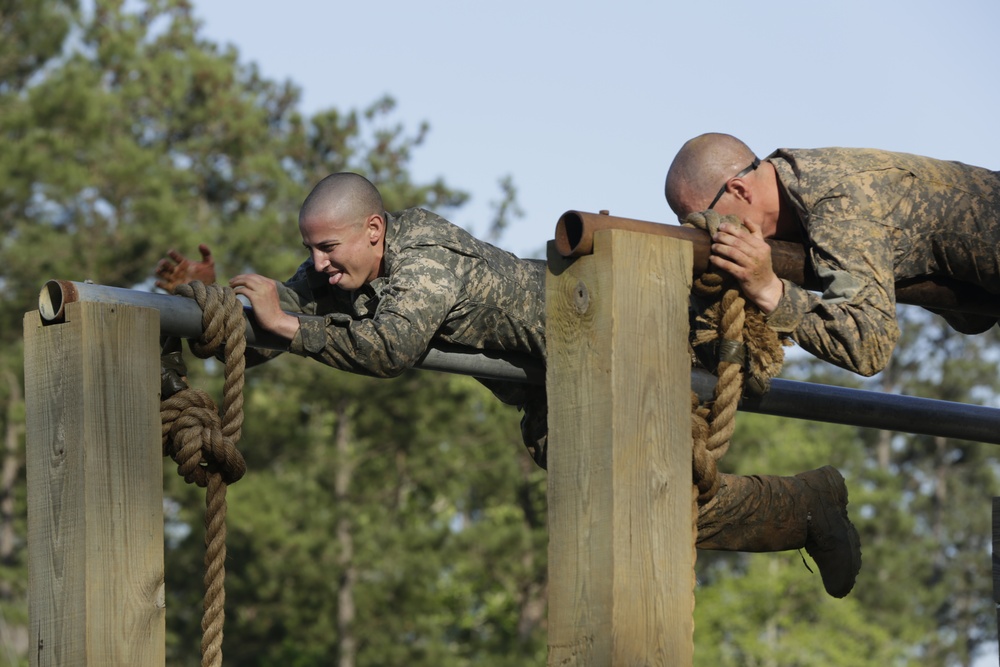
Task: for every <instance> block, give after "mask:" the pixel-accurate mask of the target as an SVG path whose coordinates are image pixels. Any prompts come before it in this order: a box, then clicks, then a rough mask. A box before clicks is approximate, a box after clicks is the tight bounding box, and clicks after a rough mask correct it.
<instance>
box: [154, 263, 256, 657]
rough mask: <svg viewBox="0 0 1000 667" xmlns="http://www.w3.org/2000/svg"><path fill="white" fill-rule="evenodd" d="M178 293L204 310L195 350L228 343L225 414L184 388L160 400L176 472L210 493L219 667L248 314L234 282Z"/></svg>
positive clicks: (205, 642)
mask: <svg viewBox="0 0 1000 667" xmlns="http://www.w3.org/2000/svg"><path fill="white" fill-rule="evenodd" d="M176 293H177V294H179V295H181V296H185V297H188V298H193V299H194V300H195V301H196V302H197V303H198V305H199V306H200V307H201V309H202V312H203V327H202V328H203V330H204V333H203V334H202V337H201V338H200V339H199V340H197V341H191V342H190V347H191V350H192V352H194V353H195V355H197V356H198V357H200V358H202V359H206V358H208V357H211V356H213V355H214V354H215V353H216V352H217V351H218V350H219V349H220V348H223V347H224V359H225V384H224V389H223V404H222V406H223V410H222V417H221V418H220V416H219V411H218V409H217V408H216V406H215V404H214V403H213V402H212V399H211V398H210V397H209V396H208V394H206V393H205V392H203V391H201V390H198V389H190V388H189V389H184V390H182V391H180V392H178V393H176V394H174V395H173V396H171V397H170V398H167V399H165V400H164V401H162V402H161V404H160V421H161V424H162V440H163V455H164V456H170V457H171V458H173V459H174V461H176V462H177V465H178V474H180V475H181V476H182V477H184V480H185V481H186V482H188V483H189V484H197V485H198V486H200V487H203V488H206V492H205V579H204V583H205V608H204V614H203V616H202V621H201V630H202V642H201V664H202V666H203V667H221V665H222V631H223V625H224V624H225V604H226V591H225V579H226V567H225V563H226V508H227V506H226V489H227V488H228V485H229V484H233V483H235V482H237V481H238V480H239V479H240V478H241V477H243V474H244V473H245V472H246V462H245V461H244V460H243V455H242V454H240V452H239V450H238V449H236V444H237V443H238V442H239V439H240V435H241V434H242V430H243V384H244V371H245V369H246V361H245V358H244V352H245V351H246V320H245V319H244V317H243V306H242V304H240V302H239V300H238V299H237V298H236V295H235V294H234V293H233V291H232V289H231V288H229V287H223V286H219V285H205V284H203V283H200V282H193V283H190V284H187V285H181V286H179V287H178V288H177V290H176Z"/></svg>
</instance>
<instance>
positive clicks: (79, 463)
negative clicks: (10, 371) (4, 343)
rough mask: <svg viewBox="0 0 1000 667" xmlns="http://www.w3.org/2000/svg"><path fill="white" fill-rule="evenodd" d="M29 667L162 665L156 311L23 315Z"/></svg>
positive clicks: (109, 307) (87, 309)
mask: <svg viewBox="0 0 1000 667" xmlns="http://www.w3.org/2000/svg"><path fill="white" fill-rule="evenodd" d="M24 339H25V373H24V374H25V403H26V408H27V415H26V419H27V455H26V456H27V461H26V467H27V476H28V556H29V559H30V560H29V593H28V597H29V615H30V618H29V622H30V628H31V646H32V648H31V660H30V664H31V665H32V667H42V666H46V667H47V666H50V665H80V666H83V667H109V666H118V665H121V666H128V667H146V666H157V667H162V665H163V664H164V663H165V645H164V642H165V622H164V621H165V611H164V590H163V456H162V452H161V448H160V414H159V404H160V399H159V391H160V374H159V346H158V339H159V317H158V314H157V312H156V311H155V310H151V309H147V308H138V307H135V306H123V305H116V304H106V303H73V304H69V305H68V306H67V311H66V322H65V323H63V324H53V325H49V326H42V323H41V318H40V317H39V314H38V313H37V312H30V313H27V314H26V315H25V318H24Z"/></svg>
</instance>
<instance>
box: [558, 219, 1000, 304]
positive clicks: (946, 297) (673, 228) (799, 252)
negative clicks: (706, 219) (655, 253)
mask: <svg viewBox="0 0 1000 667" xmlns="http://www.w3.org/2000/svg"><path fill="white" fill-rule="evenodd" d="M602 229H624V230H628V231H635V232H642V233H644V234H655V235H658V236H669V237H671V238H675V239H681V240H684V241H690V242H691V244H692V246H693V249H694V275H695V276H700V275H701V274H702V273H704V272H705V271H707V270H708V268H709V261H708V258H709V255H710V254H711V241H710V239H709V236H708V234H707V233H706V232H704V231H701V230H699V229H693V228H690V227H681V226H680V225H669V224H663V223H659V222H647V221H645V220H633V219H631V218H619V217H616V216H613V215H608V214H606V213H605V212H603V211H602V212H601V213H584V212H582V211H566V212H565V213H563V214H562V216H560V218H559V221H558V222H557V223H556V237H555V247H556V251H557V252H558V253H559V254H560V255H562V256H563V257H580V256H582V255H589V254H591V253H593V251H594V234H595V233H596V232H598V231H600V230H602ZM767 243H768V245H770V246H771V264H772V266H773V267H774V272H775V273H776V274H777V275H778V277H779V278H784V279H785V280H790V281H791V282H793V283H795V284H796V285H801V286H802V287H804V288H805V289H808V290H813V291H821V290H822V285H821V284H820V282H819V279H817V277H816V274H815V272H814V271H813V270H812V267H811V266H810V265H809V263H808V262H807V261H806V253H805V248H803V247H802V246H801V245H800V244H798V243H790V242H788V241H776V240H774V239H768V241H767ZM896 301H897V302H898V303H904V304H909V305H914V306H923V307H924V308H933V309H937V310H948V311H956V312H963V313H975V314H980V315H996V316H998V317H1000V295H997V294H993V293H991V292H988V291H987V290H985V289H983V288H982V287H979V286H978V285H973V284H971V283H960V282H958V281H954V280H949V279H947V278H924V279H914V280H908V281H905V282H900V283H896Z"/></svg>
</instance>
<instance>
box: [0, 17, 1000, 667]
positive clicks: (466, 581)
mask: <svg viewBox="0 0 1000 667" xmlns="http://www.w3.org/2000/svg"><path fill="white" fill-rule="evenodd" d="M88 12H89V13H81V12H80V10H79V9H78V7H77V3H76V2H73V1H68V0H63V1H60V0H33V1H31V2H28V1H26V0H12V1H11V2H7V3H5V4H4V7H3V8H2V9H0V138H2V141H3V144H4V150H3V151H0V232H2V234H0V288H2V289H0V434H2V435H3V437H4V443H5V445H7V446H6V447H5V450H4V451H5V459H4V460H5V463H6V462H12V463H13V464H14V468H13V470H14V471H15V479H14V481H13V483H12V484H11V483H8V484H6V485H5V487H4V488H2V489H0V500H3V501H4V502H5V503H7V504H3V503H0V530H4V531H9V533H8V534H13V535H14V536H15V539H14V540H12V541H10V542H3V541H0V543H2V544H9V545H11V546H9V547H7V550H6V551H4V552H3V553H0V609H2V611H3V618H2V619H0V620H2V621H3V622H4V623H5V624H6V626H5V627H7V628H8V629H9V630H10V629H12V630H13V631H16V630H18V628H20V630H22V631H23V632H21V635H22V636H23V637H24V638H25V639H24V641H23V642H22V641H21V640H17V639H9V638H11V637H15V635H16V634H17V633H16V632H12V631H9V632H8V633H7V634H4V639H3V641H2V642H0V644H3V646H2V650H0V665H4V664H7V663H12V664H16V663H17V662H18V661H20V662H21V663H22V664H26V655H27V643H26V642H27V640H26V636H27V633H26V628H25V621H26V617H27V605H26V601H25V599H24V595H25V592H26V590H25V588H26V585H27V584H26V582H27V574H26V567H27V554H26V553H25V546H24V545H25V535H26V526H25V495H26V492H25V486H24V473H23V465H22V464H23V445H24V443H23V440H24V434H23V426H24V405H23V400H22V397H21V393H20V387H21V386H22V385H23V369H22V355H23V348H22V345H21V336H20V331H21V319H22V316H23V314H24V313H25V312H26V311H30V310H34V309H35V308H36V307H37V294H38V290H39V288H40V286H41V285H42V284H43V283H44V281H45V280H47V279H50V278H62V279H68V280H84V279H88V278H89V279H93V280H95V281H96V282H99V283H102V284H107V285H119V286H126V287H135V286H140V287H141V286H143V285H146V286H148V285H149V284H150V274H151V271H152V267H153V266H154V264H155V262H156V260H157V259H159V258H160V257H162V256H163V254H164V252H165V251H166V250H167V249H168V248H170V247H176V248H177V249H179V250H181V251H182V252H185V253H189V254H190V253H193V252H195V247H196V246H197V244H198V243H201V242H205V243H207V244H209V245H210V246H211V247H212V249H213V250H214V252H215V256H216V260H217V262H218V265H219V269H220V276H221V277H225V276H227V275H233V274H235V273H237V272H241V271H243V270H245V269H253V270H255V271H257V272H260V273H263V274H265V275H273V276H275V277H284V276H286V275H290V274H291V272H292V271H293V270H294V268H295V267H296V266H297V265H298V263H299V261H300V259H301V255H302V253H301V248H300V244H299V238H298V233H297V231H296V227H295V225H296V218H297V209H298V206H299V203H300V202H301V200H302V199H303V198H304V196H305V194H306V193H307V192H308V190H309V188H310V187H311V185H312V184H313V183H315V182H316V181H317V180H319V179H320V178H321V177H323V176H325V175H326V174H328V173H330V172H332V171H338V170H354V171H358V172H360V173H364V174H365V175H366V176H368V177H370V178H372V180H373V181H375V182H376V184H377V185H378V186H379V187H380V189H381V190H382V192H383V195H384V197H385V201H386V205H387V207H388V208H389V209H399V208H403V207H406V206H412V205H421V206H426V207H428V208H431V209H434V210H437V211H441V212H444V213H447V211H448V210H449V209H452V208H454V207H457V206H460V205H461V204H462V203H463V202H464V201H465V199H466V195H465V194H464V193H462V192H460V191H457V190H454V189H452V188H451V187H450V186H448V185H447V184H445V183H444V181H442V180H436V181H433V182H430V183H416V182H414V181H413V179H412V178H411V176H410V174H409V171H408V165H409V161H410V159H411V156H412V154H413V152H414V151H416V150H417V149H418V148H419V147H420V146H421V145H422V143H423V142H424V141H425V140H426V138H427V132H428V127H427V126H426V125H422V126H420V127H418V128H416V130H415V131H411V130H409V129H407V128H405V127H403V126H402V125H401V124H399V123H398V122H396V121H395V120H394V118H393V112H394V104H395V103H394V102H393V100H392V99H391V98H385V99H380V100H375V101H374V102H373V103H372V104H371V105H370V106H369V107H368V108H367V109H363V110H360V111H357V110H351V111H341V110H337V109H329V110H325V111H323V112H321V113H318V114H316V115H315V116H312V117H308V118H307V117H304V116H303V115H302V114H301V113H300V112H299V111H298V109H297V105H298V101H299V93H298V90H297V89H296V87H295V86H294V85H293V84H292V83H290V82H274V81H269V80H267V79H265V78H263V77H262V76H261V75H260V73H259V71H258V70H257V68H256V67H255V66H254V65H252V64H245V63H242V62H241V61H240V58H239V54H238V53H237V52H236V51H235V50H232V49H220V48H219V47H218V46H217V45H215V44H212V43H210V42H208V41H206V40H205V39H204V38H202V37H201V36H200V34H199V28H198V21H197V19H196V17H195V15H194V12H193V10H192V8H191V5H190V3H189V2H185V1H183V0H147V1H145V2H143V1H140V2H135V3H127V5H126V3H122V2H115V1H113V0H98V1H97V2H94V3H93V4H92V5H90V9H88ZM501 189H502V198H501V201H500V202H499V203H498V205H497V218H496V220H494V221H493V222H492V226H491V227H490V228H489V231H488V232H487V233H489V234H499V233H501V232H502V230H503V223H504V221H505V220H506V219H507V218H509V217H511V216H516V215H518V214H519V211H518V208H517V206H516V197H515V194H516V189H515V188H514V186H513V182H512V181H511V179H509V178H507V179H504V180H503V181H501ZM494 238H495V237H494ZM901 311H902V312H901V316H902V317H903V319H904V323H903V324H904V326H903V334H904V336H903V339H902V341H901V342H900V345H899V349H898V351H897V353H896V355H895V357H894V360H893V364H892V365H891V367H890V368H889V369H887V370H886V371H885V372H884V373H882V374H880V375H879V376H877V377H876V378H873V379H872V380H871V381H868V382H872V383H874V384H867V383H866V382H865V381H862V380H861V379H859V378H855V377H851V376H847V375H844V374H842V373H838V372H837V371H836V370H835V369H832V368H831V367H829V366H826V365H823V364H819V363H813V362H809V361H808V360H799V361H796V362H795V363H790V364H789V367H788V368H787V369H786V371H785V373H784V376H785V377H797V378H801V379H810V380H814V381H822V382H830V383H835V384H850V385H852V386H867V387H870V388H876V389H879V390H881V391H888V392H895V393H907V394H916V395H923V396H928V397H932V398H944V399H947V400H952V401H967V402H988V403H996V400H997V399H996V397H997V391H998V386H997V382H998V372H997V371H998V368H997V364H998V357H997V354H996V349H997V346H996V343H997V340H996V333H995V330H994V332H991V333H989V334H987V335H984V336H978V337H964V336H958V335H956V334H954V333H952V332H950V331H949V330H947V329H946V328H944V327H942V326H941V324H940V322H939V321H938V320H936V319H934V318H931V317H929V316H925V315H924V314H923V313H922V311H913V310H910V311H906V310H903V309H901ZM189 356H190V355H189ZM190 365H191V382H192V384H193V385H194V386H198V387H200V388H203V389H205V390H207V391H210V392H211V393H212V394H213V395H214V396H220V395H221V377H220V373H221V368H220V366H219V364H217V363H205V364H202V363H200V362H198V363H196V362H194V361H191V362H190ZM246 410H247V420H246V423H245V426H244V441H243V442H242V443H241V449H242V450H243V451H244V453H245V455H246V457H247V460H248V464H249V472H248V474H247V476H246V478H244V479H243V480H242V481H241V482H239V483H238V484H236V485H234V486H233V487H232V488H231V489H230V491H229V505H230V515H229V540H228V545H229V556H228V560H227V572H228V578H227V598H228V600H227V610H228V614H227V615H228V618H227V626H226V640H225V646H224V651H225V655H226V661H227V663H229V664H239V665H282V666H285V665H316V664H331V663H333V662H335V661H338V662H340V661H341V660H342V661H343V662H341V664H345V665H346V664H354V665H358V666H359V667H363V666H367V665H372V666H374V665H379V666H381V665H408V666H420V665H434V666H435V667H437V666H449V665H455V666H459V665H462V666H465V665H472V664H475V665H477V666H479V665H485V666H487V667H490V666H496V667H506V666H508V665H509V666H511V667H513V666H515V665H517V666H521V665H526V664H536V665H540V664H542V663H543V662H544V661H545V653H546V647H545V601H546V542H547V536H546V526H545V521H546V501H545V480H546V478H545V473H544V471H541V470H539V469H537V468H536V467H534V464H533V463H531V462H530V460H529V458H528V457H527V455H526V453H525V452H524V451H523V450H522V447H521V445H520V436H519V433H518V429H517V413H516V411H514V410H513V409H512V408H509V407H507V406H503V405H501V404H500V403H499V402H497V401H496V400H495V399H494V398H493V397H492V395H491V394H490V393H489V392H488V391H486V390H485V389H484V388H483V387H482V386H480V385H479V384H478V383H476V382H475V381H474V380H471V379H469V378H464V377H458V376H446V375H441V374H435V373H431V372H423V371H415V372H410V373H407V374H405V375H403V376H402V377H400V378H397V379H395V380H372V379H366V378H360V377H356V376H352V375H348V374H345V373H340V372H336V371H333V370H331V369H328V368H325V367H322V366H320V365H318V364H316V363H315V362H311V361H306V360H304V359H300V358H297V357H292V356H291V355H285V356H284V357H280V358H278V359H276V360H275V361H273V362H271V363H269V364H265V365H263V366H261V367H258V368H254V369H251V370H250V372H249V375H248V384H247V388H246ZM737 423H738V426H737V434H736V436H735V438H734V444H733V446H732V448H731V449H730V451H729V453H728V454H727V456H726V458H725V459H724V460H723V462H722V467H723V469H724V470H725V471H727V472H737V473H741V474H753V473H768V474H793V473H795V472H799V471H802V470H806V469H810V468H815V467H817V466H820V465H824V464H827V463H830V464H833V465H835V466H836V467H838V468H839V469H840V470H841V471H842V472H843V473H844V476H845V477H846V479H847V482H848V487H849V489H850V498H851V505H850V511H851V514H852V517H853V519H854V521H855V523H856V524H857V526H858V529H859V531H860V533H861V536H862V542H863V549H864V563H863V567H862V570H861V574H860V577H859V580H858V585H857V586H856V588H855V591H854V592H853V593H852V594H851V595H850V596H849V597H848V598H847V599H845V600H833V599H830V598H828V597H827V596H826V594H825V593H824V592H823V587H822V583H821V582H820V579H819V574H818V573H817V572H814V573H810V572H809V571H808V570H807V569H806V567H805V566H804V565H803V558H802V557H801V556H800V554H798V553H782V554H761V555H752V556H751V555H747V554H721V553H712V552H700V553H699V558H698V581H699V587H698V590H697V598H698V601H697V607H696V611H695V614H696V633H695V641H696V645H697V646H696V663H697V664H699V665H740V666H742V665H769V666H774V667H780V666H786V665H787V666H792V665H795V666H805V665H821V664H822V665H831V666H838V665H842V666H848V665H858V664H879V663H883V664H886V665H964V664H968V661H969V656H971V655H972V654H973V653H975V651H976V650H977V647H980V646H983V645H986V644H988V643H990V642H995V641H996V623H995V610H994V608H993V605H992V603H991V601H990V595H989V591H990V581H989V557H988V554H989V547H990V544H989V541H990V535H991V525H990V516H989V514H990V502H989V499H990V498H991V497H992V496H994V495H997V490H998V489H997V486H998V485H997V478H996V466H995V464H994V463H993V460H992V457H991V456H990V455H991V454H992V450H991V448H990V447H991V446H988V445H981V444H976V443H966V442H958V441H952V440H947V439H943V438H930V437H926V436H910V435H905V434H892V433H879V432H874V431H869V430H859V429H854V428H849V427H843V426H833V425H828V424H818V423H809V422H804V421H795V420H783V419H775V418H771V417H763V416H758V415H751V414H746V413H741V414H740V416H739V418H738V420H737ZM164 479H165V490H166V500H167V502H166V506H165V515H166V520H167V533H166V538H167V540H166V541H167V553H166V561H167V577H168V586H167V591H168V606H167V610H168V611H167V621H168V638H167V639H168V645H167V652H168V656H169V664H171V665H195V664H198V663H199V662H200V659H199V655H198V647H199V643H200V628H199V624H200V617H201V598H202V575H203V564H202V558H203V553H202V552H203V547H202V545H201V541H202V532H201V531H202V528H201V525H202V518H201V513H202V511H203V510H202V506H203V502H204V501H203V495H202V491H201V490H199V489H196V488H194V487H191V486H188V485H186V484H184V483H183V481H182V480H181V479H180V478H179V477H178V476H177V475H176V473H175V471H174V469H173V464H172V463H171V462H170V461H167V462H166V465H165V472H164ZM3 508H13V509H12V510H11V509H3ZM813 569H815V568H813ZM11 656H13V657H11Z"/></svg>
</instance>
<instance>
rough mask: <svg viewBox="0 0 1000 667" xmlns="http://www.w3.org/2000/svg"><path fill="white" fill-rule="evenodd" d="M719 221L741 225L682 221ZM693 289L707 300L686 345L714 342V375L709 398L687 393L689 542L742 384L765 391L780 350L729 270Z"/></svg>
mask: <svg viewBox="0 0 1000 667" xmlns="http://www.w3.org/2000/svg"><path fill="white" fill-rule="evenodd" d="M723 222H728V223H730V224H733V225H738V226H742V222H741V221H740V220H739V219H738V218H736V217H735V216H726V217H725V218H723V217H722V216H720V215H719V214H718V213H716V212H714V211H706V212H704V213H692V214H691V215H689V216H687V218H685V220H684V226H686V227H694V228H696V229H701V230H703V231H706V232H708V233H709V234H710V235H713V236H714V235H715V233H716V232H717V231H718V228H719V225H720V224H722V223H723ZM692 292H693V294H694V295H695V296H697V297H699V298H700V300H702V301H706V302H707V303H708V305H707V306H706V307H705V308H704V309H703V310H702V311H701V312H700V313H699V315H698V317H697V318H696V320H695V323H694V326H693V327H692V329H693V330H692V337H691V344H692V346H693V347H698V346H702V345H709V344H713V345H714V346H715V348H716V351H717V354H716V361H717V368H716V375H717V376H718V381H717V382H716V385H715V391H714V394H713V398H712V400H710V401H707V402H706V403H705V404H702V403H701V402H700V401H699V399H698V395H697V394H695V393H694V392H692V393H691V437H692V441H693V444H694V449H693V451H692V472H693V486H692V491H691V506H692V520H691V525H692V531H693V533H694V538H693V541H692V542H693V543H696V542H697V541H698V508H699V506H700V505H703V504H705V503H707V502H709V501H710V500H711V499H712V498H713V497H714V496H715V494H716V492H717V491H718V490H719V470H718V462H719V459H721V458H722V456H723V455H724V454H725V453H726V451H727V450H728V449H729V441H730V438H731V437H732V435H733V430H734V429H735V428H736V408H737V406H738V405H739V401H740V398H741V397H742V396H743V393H744V388H746V389H747V390H748V391H750V392H752V393H754V394H756V395H762V394H764V393H766V392H767V390H768V388H769V387H770V382H771V378H773V377H774V376H776V375H777V374H778V373H779V372H781V365H782V363H783V361H784V351H783V350H782V345H783V343H782V340H781V339H780V337H779V336H778V334H777V332H775V331H774V330H773V329H771V328H770V327H768V326H767V322H766V321H765V320H764V315H763V313H761V312H760V309H759V308H757V306H756V305H755V304H754V303H752V302H750V301H747V300H746V299H745V298H744V297H743V294H742V292H740V289H739V284H738V283H737V281H736V279H735V278H733V277H732V276H731V275H729V274H728V273H726V272H724V271H720V270H717V269H710V270H709V271H706V272H705V273H703V274H702V275H701V276H700V277H699V278H698V279H696V280H695V281H694V284H693V286H692ZM695 552H696V554H697V550H695ZM696 557H697V556H696Z"/></svg>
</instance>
